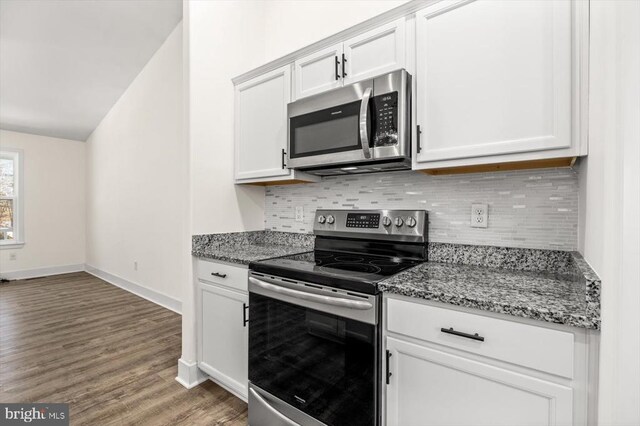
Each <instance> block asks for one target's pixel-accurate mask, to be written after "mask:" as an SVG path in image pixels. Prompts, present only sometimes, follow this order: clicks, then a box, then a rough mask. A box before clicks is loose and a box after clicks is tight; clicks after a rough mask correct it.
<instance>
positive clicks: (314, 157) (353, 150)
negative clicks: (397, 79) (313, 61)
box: [287, 80, 373, 168]
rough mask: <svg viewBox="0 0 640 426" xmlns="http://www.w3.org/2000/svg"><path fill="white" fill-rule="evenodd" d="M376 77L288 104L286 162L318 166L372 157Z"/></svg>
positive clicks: (304, 165)
mask: <svg viewBox="0 0 640 426" xmlns="http://www.w3.org/2000/svg"><path fill="white" fill-rule="evenodd" d="M372 95H373V81H372V80H366V81H362V82H359V83H356V84H353V85H350V86H347V87H344V88H341V89H336V90H333V91H331V92H328V93H323V94H320V95H316V96H314V97H311V98H306V99H302V100H300V101H297V102H293V103H291V104H289V105H288V116H289V126H288V137H289V149H288V152H287V159H288V162H287V166H288V167H291V168H304V167H317V166H322V165H327V164H340V163H353V162H358V161H364V160H367V159H371V158H372V152H371V142H370V140H371V137H370V135H371V111H370V110H371V97H372Z"/></svg>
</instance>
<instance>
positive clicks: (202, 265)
mask: <svg viewBox="0 0 640 426" xmlns="http://www.w3.org/2000/svg"><path fill="white" fill-rule="evenodd" d="M248 275H249V270H248V269H247V268H243V267H240V266H233V265H227V264H225V263H218V262H214V261H210V260H203V259H198V279H199V280H202V281H208V282H212V283H216V284H220V285H223V286H225V287H229V288H233V289H235V290H240V291H243V292H247V291H248V290H247V280H248Z"/></svg>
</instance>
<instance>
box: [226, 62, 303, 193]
mask: <svg viewBox="0 0 640 426" xmlns="http://www.w3.org/2000/svg"><path fill="white" fill-rule="evenodd" d="M235 90H236V95H235V97H236V105H235V176H236V180H241V179H252V178H267V177H283V176H288V175H289V174H290V170H289V169H287V168H286V167H285V166H284V158H285V157H284V156H285V154H284V152H285V150H286V146H287V104H288V103H289V101H290V100H291V67H290V66H289V65H287V66H284V67H282V68H279V69H277V70H274V71H271V72H268V73H266V74H263V75H261V76H259V77H256V78H254V79H252V80H249V81H247V82H245V83H243V84H240V85H238V86H236V89H235Z"/></svg>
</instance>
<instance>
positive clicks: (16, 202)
mask: <svg viewBox="0 0 640 426" xmlns="http://www.w3.org/2000/svg"><path fill="white" fill-rule="evenodd" d="M0 158H4V159H10V160H13V196H11V197H5V196H0V199H11V200H13V233H14V234H13V235H14V239H13V240H0V250H2V249H9V248H19V247H22V246H23V245H24V241H25V240H24V174H23V170H24V167H23V164H24V152H23V151H22V150H21V149H15V148H5V147H2V148H0Z"/></svg>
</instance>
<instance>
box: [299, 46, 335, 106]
mask: <svg viewBox="0 0 640 426" xmlns="http://www.w3.org/2000/svg"><path fill="white" fill-rule="evenodd" d="M341 65H342V43H340V44H337V45H335V46H331V47H328V48H326V49H323V50H321V51H319V52H316V53H313V54H311V55H309V56H305V57H304V58H302V59H299V60H297V61H296V62H295V63H294V73H295V87H296V89H295V94H296V99H300V98H304V97H305V96H311V95H315V94H316V93H321V92H325V91H327V90H331V89H335V88H336V87H340V86H342V67H341Z"/></svg>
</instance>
